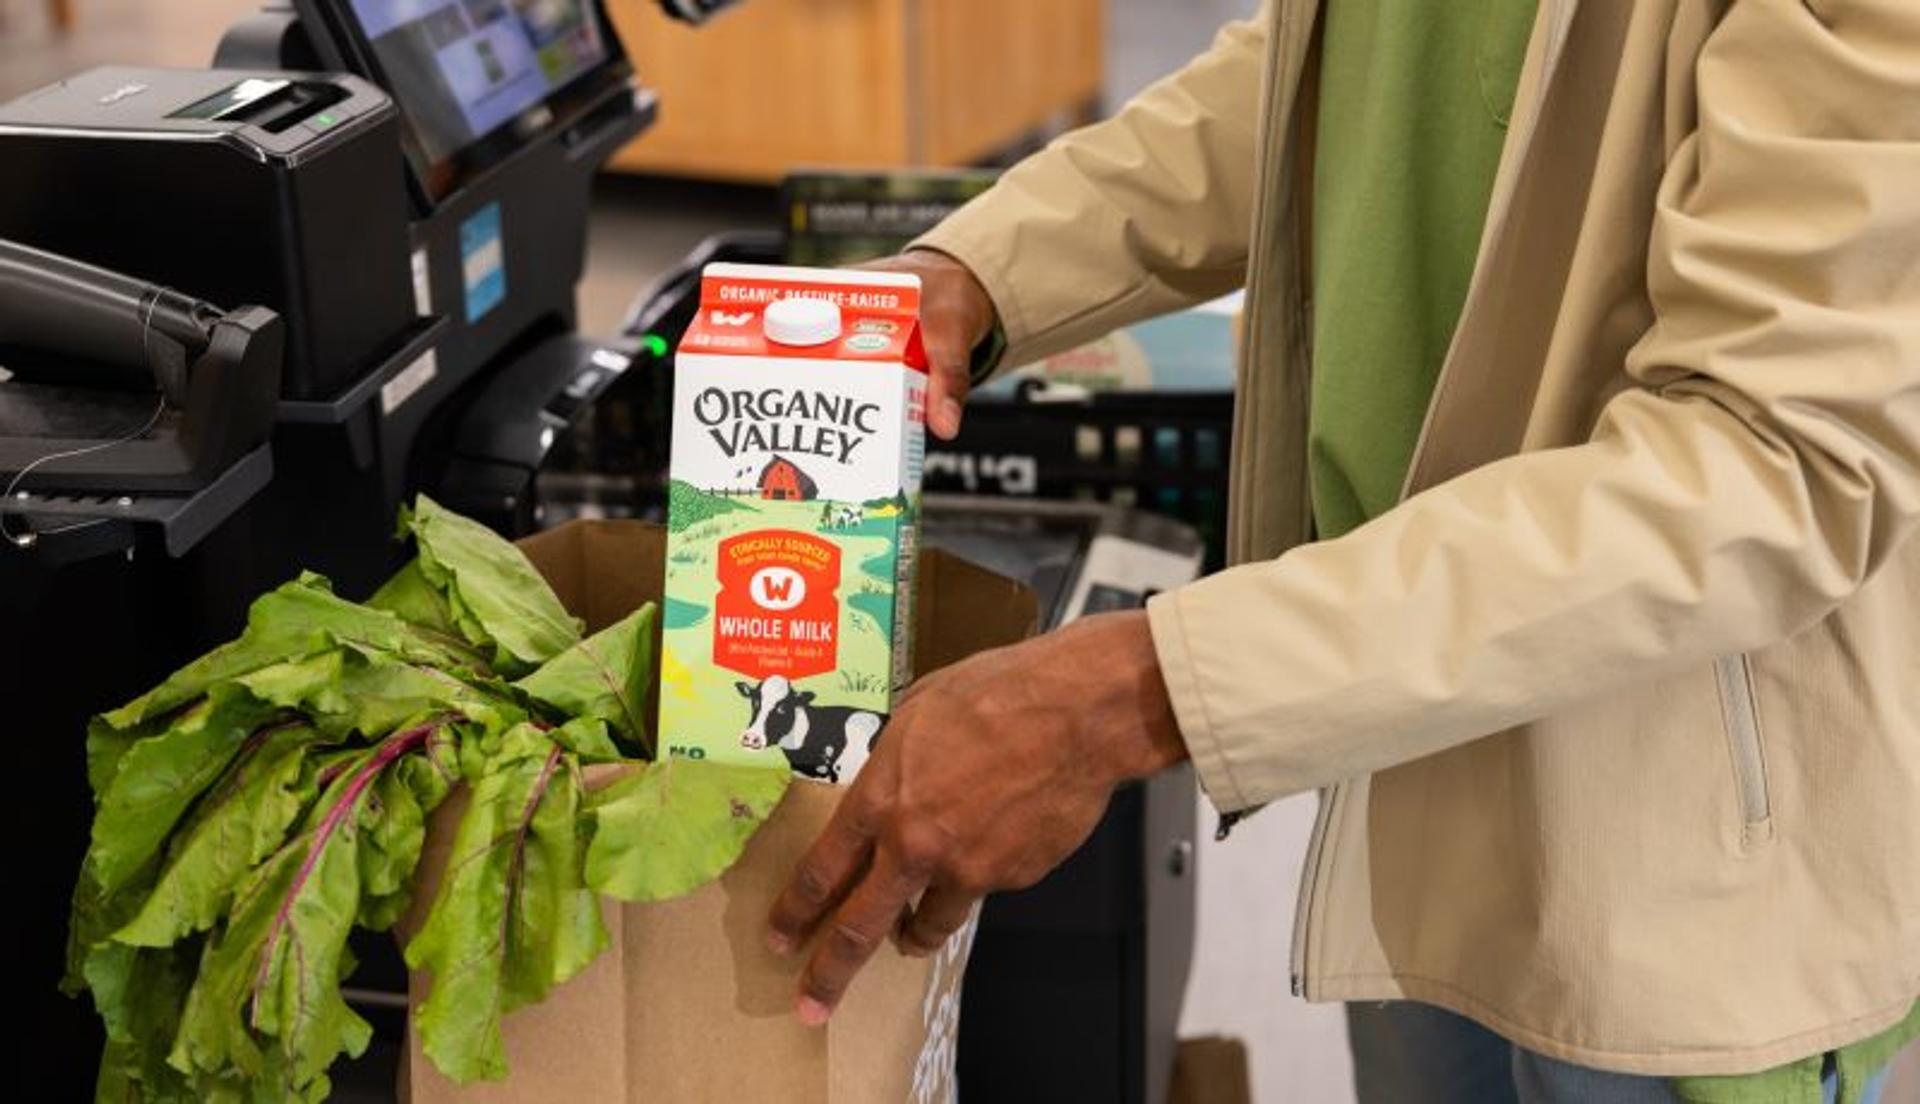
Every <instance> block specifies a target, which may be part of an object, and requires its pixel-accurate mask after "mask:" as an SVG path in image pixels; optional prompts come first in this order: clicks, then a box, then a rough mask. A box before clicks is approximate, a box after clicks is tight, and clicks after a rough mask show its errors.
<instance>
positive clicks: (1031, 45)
mask: <svg viewBox="0 0 1920 1104" xmlns="http://www.w3.org/2000/svg"><path fill="white" fill-rule="evenodd" d="M609 7H610V8H611V10H612V12H613V19H614V24H615V26H616V27H617V28H618V29H619V31H620V33H621V35H622V37H623V39H624V40H625V41H626V43H627V49H628V51H629V52H630V53H631V54H632V55H633V57H634V67H635V68H636V69H637V70H638V72H639V74H640V79H641V81H642V82H643V83H645V84H647V85H649V86H650V87H652V88H654V89H655V90H656V91H658V92H659V93H660V99H661V122H660V124H659V126H657V127H655V128H654V130H652V131H651V132H649V133H648V134H645V135H643V136H642V137H641V138H640V140H639V141H638V142H636V143H635V144H634V145H633V146H631V147H629V148H628V149H627V150H625V151H623V152H622V153H621V154H620V155H619V156H618V157H616V158H615V159H614V163H613V165H614V167H615V168H617V169H623V170H627V171H632V172H657V173H666V174H672V175H682V176H698V177H707V178H713V179H731V180H754V181H774V180H778V179H779V178H780V177H782V176H784V175H785V174H786V173H787V172H788V171H790V170H791V169H794V168H796V167H802V166H814V167H822V166H824V167H848V168H860V167H888V168H890V167H899V166H908V165H917V164H931V165H944V166H956V165H964V164H969V163H972V162H975V161H978V160H981V159H983V158H985V157H988V156H990V155H992V154H994V153H997V152H999V151H1000V150H1003V149H1005V148H1007V147H1008V146H1011V145H1013V144H1015V143H1017V142H1019V141H1021V140H1022V139H1024V138H1026V137H1027V136H1028V135H1029V134H1031V133H1033V132H1034V131H1036V130H1038V129H1040V128H1042V127H1044V126H1046V125H1047V124H1049V123H1050V122H1052V121H1053V120H1055V119H1057V118H1059V117H1061V116H1062V115H1072V114H1074V113H1076V112H1079V111H1081V110H1083V109H1084V108H1085V107H1086V106H1087V105H1089V104H1091V103H1092V102H1094V101H1095V100H1096V99H1097V97H1098V96H1099V94H1100V89H1101V86H1102V84H1103V82H1104V79H1105V65H1104V59H1105V32H1106V25H1105V24H1106V20H1105V9H1106V0H750V2H749V3H746V4H742V5H741V6H740V7H739V8H737V9H735V10H734V11H731V12H729V13H727V14H726V15H723V16H722V17H721V18H719V19H717V20H715V21H714V22H713V23H712V24H710V25H709V26H707V27H705V28H702V29H699V30H694V29H691V28H688V27H684V26H682V25H680V24H677V23H674V22H672V21H671V20H668V19H667V18H666V17H665V16H663V15H661V14H660V12H659V11H658V5H657V4H655V3H654V2H653V0H610V3H609Z"/></svg>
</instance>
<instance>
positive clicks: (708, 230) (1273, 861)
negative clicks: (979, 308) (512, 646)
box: [0, 0, 1920, 1104]
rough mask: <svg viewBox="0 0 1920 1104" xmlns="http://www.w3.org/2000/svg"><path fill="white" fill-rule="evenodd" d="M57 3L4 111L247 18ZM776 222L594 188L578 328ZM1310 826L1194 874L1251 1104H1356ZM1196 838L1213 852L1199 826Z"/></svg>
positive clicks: (1118, 76) (1274, 820) (1150, 11)
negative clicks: (1314, 997) (1293, 952)
mask: <svg viewBox="0 0 1920 1104" xmlns="http://www.w3.org/2000/svg"><path fill="white" fill-rule="evenodd" d="M67 2H68V3H69V4H70V5H71V7H72V9H73V15H74V20H75V24H74V29H73V30H72V31H71V32H70V33H68V34H61V33H58V32H57V31H56V29H55V28H54V26H53V19H52V13H53V10H54V9H55V8H57V7H58V6H59V5H58V2H57V0H0V100H5V99H10V98H12V97H13V96H16V95H19V94H20V93H23V92H26V91H30V90H32V89H34V88H37V87H40V86H41V85H43V84H46V83H48V82H50V81H53V80H56V79H58V78H60V77H61V76H63V75H65V74H68V73H72V72H75V71H78V70H81V69H84V68H87V67H89V66H93V65H99V64H107V63H127V64H158V65H178V66H204V65H205V64H207V62H208V60H209V59H210V56H211V54H212V49H213V44H214V42H215V40H216V39H217V37H218V36H219V34H220V33H221V32H222V31H223V30H224V29H225V28H226V27H227V26H228V25H229V24H230V23H231V22H233V20H235V19H236V18H238V17H240V16H243V15H245V14H246V13H248V12H249V11H251V10H253V9H254V8H256V7H257V4H256V3H254V2H251V0H67ZM757 2H781V0H757ZM1256 6H1257V0H1110V12H1109V23H1108V41H1107V43H1106V44H1105V45H1106V65H1107V80H1106V97H1105V98H1106V102H1107V103H1108V104H1109V105H1117V104H1119V103H1122V102H1124V101H1125V99H1126V98H1127V97H1128V96H1130V95H1131V94H1133V93H1134V92H1136V91H1138V90H1139V89H1140V88H1142V87H1144V86H1145V85H1146V84H1148V83H1149V82H1150V81H1152V80H1153V79H1155V78H1156V77H1158V76H1160V75H1161V74H1163V73H1165V72H1168V71H1170V70H1172V69H1174V68H1176V67H1178V66H1179V65H1180V64H1181V63H1182V62H1183V61H1185V60H1186V59H1187V58H1188V57H1191V56H1192V55H1193V54H1194V53H1196V52H1198V51H1199V50H1200V49H1202V48H1204V46H1205V45H1206V43H1207V41H1208V40H1209V39H1210V38H1211V36H1212V34H1213V32H1214V30H1215V29H1216V28H1217V27H1218V26H1219V25H1220V24H1221V23H1223V22H1225V21H1227V20H1230V19H1233V18H1238V17H1240V16H1242V15H1245V14H1247V13H1250V12H1251V11H1252V10H1253V9H1254V8H1255V7H1256ZM641 75H642V78H643V79H644V77H645V73H644V72H643V73H642V74H641ZM775 222H776V207H775V202H774V197H773V194H772V192H771V191H770V190H767V189H761V188H753V187H742V186H729V185H713V184H707V183H698V184H696V183H688V182H684V181H673V180H661V179H646V178H632V177H609V178H607V179H605V180H604V181H603V182H602V183H601V185H600V187H599V189H598V191H597V193H596V196H595V205H594V215H593V229H592V237H591V240H590V261H589V265H588V271H587V276H586V279H585V281H584V283H583V284H582V286H581V289H580V294H581V308H582V326H583V328H584V329H585V330H586V331H588V332H609V331H611V330H613V329H614V328H615V327H616V326H617V324H618V323H619V321H620V317H621V314H622V312H623V310H624V309H625V307H626V306H627V304H628V302H629V301H630V300H631V299H632V297H633V296H634V295H635V294H636V293H637V292H638V291H639V290H640V289H641V288H643V287H645V286H646V285H647V284H649V283H650V282H651V281H652V280H653V279H654V278H655V277H657V276H658V275H659V274H661V273H662V272H664V271H665V270H667V269H668V268H669V267H670V266H672V265H673V264H674V263H675V262H677V261H678V260H680V259H681V258H683V257H684V256H685V255H686V253H687V251H688V250H689V249H690V248H691V247H692V246H693V245H694V244H696V243H697V242H699V241H700V240H701V239H703V238H705V237H707V236H708V235H710V234H713V233H716V232H719V231H722V230H729V229H739V228H743V227H750V226H762V225H768V226H770V225H773V224H774V223H775ZM1202 818H1203V820H1207V821H1211V814H1210V813H1209V812H1207V811H1205V810H1204V809H1203V812H1202ZM1312 818H1313V805H1312V800H1311V799H1310V798H1296V799H1294V800H1291V801H1287V802H1283V803H1281V804H1279V805H1277V806H1275V807H1273V808H1271V809H1269V810H1267V811H1266V812H1264V813H1262V814H1261V815H1260V816H1259V817H1257V818H1255V819H1254V820H1253V821H1251V822H1249V823H1248V824H1246V825H1244V826H1243V827H1242V828H1240V829H1239V830H1238V831H1237V832H1236V833H1235V835H1234V837H1233V839H1232V840H1231V841H1229V842H1227V843H1224V844H1216V843H1212V842H1208V843H1207V844H1206V845H1205V850H1204V852H1203V860H1202V864H1201V868H1200V869H1201V901H1202V903H1201V910H1200V921H1199V923H1200V928H1199V936H1198V939H1197V945H1196V948H1195V958H1194V969H1193V978H1192V983H1191V987H1190V989H1189V993H1188V998H1187V1005H1186V1011H1185V1018H1184V1023H1183V1034H1185V1035H1187V1036H1197V1035H1210V1034H1220V1035H1230V1036H1235V1037H1238V1038H1241V1039H1243V1040H1244V1041H1245V1042H1246V1043H1247V1045H1248V1047H1249V1048H1250V1050H1251V1054H1252V1063H1253V1077H1254V1086H1255V1092H1256V1099H1258V1100H1260V1101H1262V1102H1280V1101H1310V1102H1314V1104H1348V1102H1350V1101H1351V1100H1352V1090H1351V1087H1350V1083H1349V1081H1350V1065H1349V1059H1348V1055H1347V1048H1346V1039H1345V1033H1344V1029H1343V1026H1342V1021H1341V1017H1340V1015H1339V1012H1338V1010H1337V1009H1336V1008H1330V1007H1326V1006H1309V1005H1307V1004H1305V1003H1304V1002H1301V1001H1299V1000H1296V999H1295V998H1293V997H1292V996H1291V995H1290V993H1289V991H1288V990H1289V977H1288V961H1287V958H1288V934H1289V932H1290V930H1291V925H1292V920H1293V917H1292V910H1293V900H1294V895H1295V889H1296V886H1297V883H1298V879H1299V872H1300V863H1301V858H1302V854H1303V852H1304V850H1305V843H1306V837H1307V834H1308V832H1309V831H1310V829H1311V824H1312ZM1201 836H1202V838H1204V839H1209V840H1210V837H1211V830H1210V824H1208V825H1203V826H1202V831H1201ZM1907 1064H1908V1065H1909V1066H1913V1067H1915V1068H1914V1069H1912V1070H1910V1071H1908V1073H1909V1076H1910V1080H1909V1081H1908V1082H1907V1083H1908V1084H1913V1083H1915V1080H1920V1053H1916V1054H1912V1055H1909V1057H1908V1060H1907ZM1896 1092H1898V1090H1896ZM1898 1099H1901V1098H1900V1097H1898V1096H1897V1095H1896V1096H1895V1097H1894V1098H1892V1100H1898ZM1913 1099H1920V1097H1916V1098H1913ZM1890 1104H1892V1101H1891V1100H1890Z"/></svg>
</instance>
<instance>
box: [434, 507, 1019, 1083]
mask: <svg viewBox="0 0 1920 1104" xmlns="http://www.w3.org/2000/svg"><path fill="white" fill-rule="evenodd" d="M521 547H522V548H523V549H524V550H525V551H526V553H527V555H528V557H529V558H531V559H532V560H533V563H534V565H535V566H536V567H538V568H539V569H540V571H541V573H542V574H543V575H545V576H546V577H547V580H548V581H549V582H550V583H552V584H553V587H554V590H555V591H556V592H557V593H558V594H559V596H560V599H561V601H562V602H564V603H566V605H567V608H568V609H569V610H571V611H572V612H573V613H574V614H576V615H577V616H580V617H582V618H584V619H585V620H586V622H587V625H588V630H589V631H595V630H598V629H600V628H602V627H604V626H606V625H608V624H611V623H612V622H614V621H616V620H618V619H619V618H620V617H623V616H625V615H626V614H627V613H629V612H631V611H632V610H633V609H635V608H637V607H638V606H639V605H640V604H641V603H643V602H648V601H658V600H659V598H660V594H661V586H662V561H663V558H664V554H665V547H666V541H665V532H664V531H663V530H661V529H659V528H657V527H653V526H647V525H641V524H638V523H633V522H575V523H572V524H569V525H566V526H563V527H561V528H559V529H556V530H553V531H551V532H548V533H544V534H541V535H539V536H537V537H533V538H530V539H529V540H527V541H525V542H523V543H522V545H521ZM1035 624H1036V610H1035V602H1034V597H1033V594H1032V592H1030V591H1028V590H1027V589H1026V588H1024V587H1021V586H1019V585H1018V584H1016V583H1013V582H1010V581H1008V580H1006V579H1003V578H1001V577H999V576H997V575H994V574H992V573H990V572H987V571H984V570H982V569H980V568H977V567H974V566H972V565H970V564H967V563H965V562H964V561H961V560H958V559H954V558H951V557H946V556H943V555H941V554H939V553H937V552H930V553H928V554H926V555H925V556H924V557H923V559H922V561H921V564H920V582H919V586H918V595H917V610H916V636H915V641H914V651H915V669H916V670H917V671H919V672H921V673H925V672H928V671H932V670H937V669H938V668H940V667H943V666H946V665H947V664H949V663H953V662H956V661H958V660H960V659H964V658H965V657H967V656H969V655H972V654H973V653H975V652H978V651H982V650H984V649H987V648H991V647H995V646H998V645H1002V644H1010V643H1014V642H1016V641H1018V640H1021V639H1023V638H1025V637H1026V636H1028V635H1030V634H1031V633H1032V631H1033V629H1034V626H1035ZM840 793H841V791H840V790H839V789H836V788H833V787H828V786H824V785H820V784H817V783H811V782H801V781H797V780H796V782H795V783H794V785H793V787H792V789H791V790H789V792H788V794H787V797H786V799H785V801H784V802H783V803H782V804H781V806H780V807H779V809H777V810H776V811H775V813H774V815H773V818H772V819H771V820H770V821H769V822H768V823H767V825H766V826H765V827H764V828H762V829H761V830H760V832H759V834H758V835H757V836H755V837H754V839H753V842H752V843H751V844H750V845H749V846H748V848H747V851H746V854H745V856H744V857H743V858H742V859H741V861H740V863H739V865H737V866H736V867H734V869H733V870H731V871H730V872H728V873H727V874H726V875H725V876H724V877H722V878H721V879H720V881H718V882H717V883H715V884H713V885H710V886H707V887H706V888H705V889H702V890H700V891H699V892H697V893H695V894H693V895H691V896H689V897H687V898H684V899H681V900H678V901H670V902H666V903H663V904H657V905H626V906H622V905H618V904H617V903H608V904H606V906H605V911H606V917H607V926H608V933H609V935H610V937H611V946H610V947H609V948H608V950H607V952H606V953H605V954H604V955H602V956H601V957H600V958H599V959H598V960H597V961H596V962H594V964H593V965H592V966H590V967H588V968H587V969H586V970H585V971H584V972H583V973H581V975H580V976H579V977H576V978H574V979H573V980H572V981H570V982H568V983H567V984H566V985H563V986H561V987H560V988H558V989H556V990H555V991H554V993H553V995H552V996H551V997H550V998H549V999H548V1000H547V1001H546V1002H544V1003H542V1004H539V1005H535V1006H533V1007H530V1008H525V1009H521V1010H520V1011H518V1012H514V1013H512V1014H510V1015H508V1016H507V1017H506V1019H505V1021H504V1022H503V1023H502V1025H501V1031H502V1035H503V1036H504V1039H505V1043H506V1053H507V1061H508V1067H509V1070H510V1073H509V1076H508V1079H507V1080H506V1081H504V1082H499V1083H486V1084H478V1085H473V1086H469V1087H467V1088H464V1089H462V1088H459V1087H457V1086H455V1085H454V1084H453V1083H452V1082H450V1081H448V1080H447V1079H446V1078H444V1077H442V1076H441V1075H440V1073H439V1071H437V1070H435V1069H434V1068H433V1064H432V1063H431V1062H430V1061H428V1060H427V1059H426V1057H425V1056H424V1055H423V1054H421V1053H420V1048H419V1043H418V1040H417V1039H416V1040H413V1041H412V1042H411V1043H410V1049H409V1054H408V1060H407V1062H406V1064H405V1067H404V1068H403V1070H402V1072H401V1085H400V1095H401V1099H402V1100H405V1101H411V1102H412V1104H452V1102H459V1104H563V1102H564V1104H576V1102H577V1104H601V1102H606V1104H620V1102H626V1104H640V1102H643V1101H644V1102H645V1104H707V1102H713V1104H721V1102H725V1104H741V1102H748V1101H753V1102H759V1101H768V1102H779V1104H882V1102H884V1104H951V1102H952V1101H954V1100H955V1099H956V1097H957V1091H956V1086H955V1084H954V1078H953V1064H954V1046H955V1042H956V1040H957V1038H958V1031H959V1018H960V980H961V975H962V973H963V972H964V971H965V968H966V959H967V951H968V948H969V945H970V943H971V940H972V934H973V932H972V927H971V926H969V928H968V929H967V930H966V931H965V932H963V933H962V934H961V935H959V936H956V937H955V938H954V940H953V941H952V942H951V943H950V944H949V945H948V947H947V949H946V950H945V951H943V952H942V953H941V954H939V955H936V956H934V957H933V958H930V959H913V958H906V957H903V956H901V955H900V954H898V953H897V952H896V951H895V950H894V949H893V948H892V947H891V946H888V947H883V948H882V949H881V950H880V952H879V953H878V954H876V955H875V956H874V960H873V962H872V963H871V964H870V965H869V966H868V967H867V968H866V969H865V970H864V971H862V973H861V975H860V977H859V978H858V979H857V980H856V981H855V982H854V985H853V987H852V989H851V990H850V991H849V993H848V995H847V998H846V1001H845V1003H844V1004H843V1005H842V1006H841V1008H840V1010H839V1011H838V1013H837V1014H836V1015H835V1016H834V1019H833V1022H832V1023H831V1024H829V1025H828V1027H826V1028H825V1029H824V1030H817V1031H816V1030H809V1029H807V1028H804V1027H802V1026H801V1025H800V1024H799V1022H798V1021H797V1020H796V1019H795V1018H794V1016H793V1003H794V998H795V996H796V986H797V982H798V972H799V967H800V963H801V961H802V959H801V958H800V957H796V958H794V959H783V958H780V957H778V956H776V955H774V954H773V953H772V952H771V951H769V950H768V949H767V947H766V940H765V931H766V919H767V914H768V912H769V911H770V910H771V908H772V906H773V901H774V898H775V897H776V896H777V895H778V894H779V892H780V890H781V888H782V887H783V886H784V885H785V884H786V879H787V877H788V876H789V875H790V874H791V873H792V871H793V868H794V864H795V863H796V862H798V861H799V859H800V856H801V855H802V854H804V853H805V851H806V849H807V848H808V847H809V846H811V845H812V843H813V841H814V839H815V838H816V837H817V836H818V834H819V832H820V830H821V829H822V828H823V827H825V825H826V823H827V820H828V818H829V817H830V816H832V814H833V810H834V808H835V806H836V805H837V804H838V801H839V796H840ZM464 804H465V803H464V801H463V800H462V799H461V798H460V797H459V796H458V795H456V797H455V798H454V799H452V800H450V801H448V802H447V804H446V806H445V807H444V808H442V809H441V811H440V812H439V813H438V814H437V815H436V816H435V817H434V819H433V823H432V825H431V827H430V829H429V834H428V838H427V844H426V851H425V853H424V856H423V858H422V875H423V876H422V879H421V882H420V891H419V894H418V898H417V900H416V908H420V907H423V905H424V904H425V903H429V902H431V901H432V900H433V895H434V892H435V887H436V886H437V883H438V878H439V872H440V870H441V869H442V868H444V866H445V864H446V861H447V851H448V849H449V848H450V847H451V845H452V841H453V832H454V826H455V824H457V823H458V819H459V815H460V811H461V809H462V808H463V807H464ZM404 928H405V930H406V931H411V930H412V924H411V923H409V924H407V925H404ZM430 985H431V981H430V979H429V978H427V977H426V976H424V975H419V974H416V975H415V976H414V978H413V981H412V986H411V992H410V994H409V1001H408V1003H409V1005H411V1006H412V1008H417V1007H418V1006H419V1004H420V1002H421V1001H422V1000H424V999H425V997H426V994H427V992H428V988H429V986H430ZM409 1011H410V1013H411V1011H412V1009H411V1008H410V1010H409Z"/></svg>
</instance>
